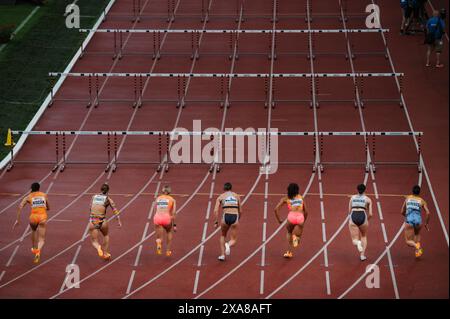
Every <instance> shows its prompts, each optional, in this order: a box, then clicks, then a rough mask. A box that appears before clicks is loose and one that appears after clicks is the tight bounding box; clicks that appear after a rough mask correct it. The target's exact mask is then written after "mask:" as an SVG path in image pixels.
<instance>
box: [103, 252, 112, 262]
mask: <svg viewBox="0 0 450 319" xmlns="http://www.w3.org/2000/svg"><path fill="white" fill-rule="evenodd" d="M102 258H103V259H104V260H106V261H108V260H111V254H110V253H105V254H103V257H102Z"/></svg>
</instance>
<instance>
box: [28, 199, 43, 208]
mask: <svg viewBox="0 0 450 319" xmlns="http://www.w3.org/2000/svg"><path fill="white" fill-rule="evenodd" d="M31 207H32V208H40V207H46V203H45V198H44V197H34V198H33V199H32V200H31Z"/></svg>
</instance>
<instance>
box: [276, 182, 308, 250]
mask: <svg viewBox="0 0 450 319" xmlns="http://www.w3.org/2000/svg"><path fill="white" fill-rule="evenodd" d="M284 204H287V207H288V210H289V214H288V217H287V223H286V229H287V241H288V249H287V251H286V253H285V254H284V257H285V258H292V256H293V248H297V247H298V245H299V242H300V238H301V237H302V233H303V225H304V224H305V221H306V219H307V218H308V213H307V212H306V206H305V202H304V200H303V197H302V196H301V195H300V194H299V187H298V185H297V184H295V183H291V184H289V186H288V188H287V196H286V197H283V198H282V199H281V200H280V202H279V203H278V205H277V206H276V207H275V217H276V218H277V220H278V222H279V223H280V224H281V223H282V222H283V221H282V220H281V219H280V216H279V215H278V212H279V210H280V208H281V207H282V206H283V205H284Z"/></svg>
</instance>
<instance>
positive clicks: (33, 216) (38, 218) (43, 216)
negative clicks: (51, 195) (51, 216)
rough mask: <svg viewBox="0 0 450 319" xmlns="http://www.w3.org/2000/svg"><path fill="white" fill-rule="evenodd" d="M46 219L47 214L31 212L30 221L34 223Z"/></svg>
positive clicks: (37, 223) (36, 223)
mask: <svg viewBox="0 0 450 319" xmlns="http://www.w3.org/2000/svg"><path fill="white" fill-rule="evenodd" d="M46 220H47V214H31V215H30V223H31V224H34V225H39V224H40V223H42V222H45V221H46Z"/></svg>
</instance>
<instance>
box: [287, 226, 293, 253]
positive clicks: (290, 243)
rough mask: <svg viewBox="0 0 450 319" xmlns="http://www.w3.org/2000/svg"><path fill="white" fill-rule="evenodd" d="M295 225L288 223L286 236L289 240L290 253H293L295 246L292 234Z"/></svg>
mask: <svg viewBox="0 0 450 319" xmlns="http://www.w3.org/2000/svg"><path fill="white" fill-rule="evenodd" d="M294 228H295V225H293V224H291V223H290V222H289V221H288V222H287V223H286V230H287V234H286V238H287V242H288V245H287V247H288V251H290V252H292V250H293V248H294V245H293V243H292V232H293V231H294Z"/></svg>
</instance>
